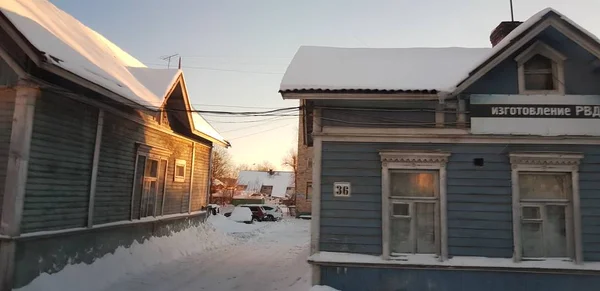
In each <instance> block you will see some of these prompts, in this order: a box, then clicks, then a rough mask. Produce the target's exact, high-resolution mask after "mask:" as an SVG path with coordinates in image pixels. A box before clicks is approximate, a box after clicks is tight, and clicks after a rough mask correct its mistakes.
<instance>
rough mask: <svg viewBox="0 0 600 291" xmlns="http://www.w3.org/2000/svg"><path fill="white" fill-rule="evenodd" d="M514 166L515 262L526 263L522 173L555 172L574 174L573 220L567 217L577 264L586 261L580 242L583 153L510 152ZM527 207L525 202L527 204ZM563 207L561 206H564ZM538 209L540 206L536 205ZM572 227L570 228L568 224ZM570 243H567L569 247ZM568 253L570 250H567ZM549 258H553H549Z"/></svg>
mask: <svg viewBox="0 0 600 291" xmlns="http://www.w3.org/2000/svg"><path fill="white" fill-rule="evenodd" d="M509 156H510V163H511V169H512V171H511V180H512V181H511V183H512V212H513V217H512V219H513V245H514V251H513V260H514V261H515V262H520V261H522V260H523V254H522V249H521V206H522V203H521V195H520V188H519V173H523V172H525V173H529V172H533V173H535V172H538V173H539V172H554V173H568V174H571V187H572V197H571V199H572V201H571V206H572V207H571V209H572V213H571V214H572V221H570V220H569V219H568V216H567V218H566V219H567V226H566V227H567V232H569V228H570V227H572V231H570V233H571V234H572V236H573V237H572V239H571V241H572V243H573V246H572V250H571V251H570V252H571V253H572V254H573V256H574V257H573V259H574V261H575V263H577V264H581V263H582V262H583V251H582V241H581V212H580V208H581V207H580V201H579V164H580V161H581V159H583V154H580V153H546V152H539V153H529V152H523V153H510V155H509ZM524 204H526V203H524ZM561 204H562V203H561ZM536 206H537V204H536ZM567 211H568V210H567ZM569 224H571V225H569ZM568 244H569V242H567V245H568ZM568 252H569V250H568ZM549 259H550V258H549Z"/></svg>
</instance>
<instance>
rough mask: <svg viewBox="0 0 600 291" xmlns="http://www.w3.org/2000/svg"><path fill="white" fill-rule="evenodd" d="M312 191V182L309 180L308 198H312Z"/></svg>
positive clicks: (307, 184)
mask: <svg viewBox="0 0 600 291" xmlns="http://www.w3.org/2000/svg"><path fill="white" fill-rule="evenodd" d="M312 192H313V188H312V182H307V183H306V200H311V199H312Z"/></svg>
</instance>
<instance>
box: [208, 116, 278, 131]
mask: <svg viewBox="0 0 600 291" xmlns="http://www.w3.org/2000/svg"><path fill="white" fill-rule="evenodd" d="M283 120H285V119H279V120H276V121H275V122H277V121H283ZM267 122H273V121H270V120H263V121H262V122H261V123H267ZM259 126H262V125H257V124H253V125H249V126H244V127H239V128H235V129H231V130H225V131H219V133H228V132H234V131H240V130H244V129H248V128H253V127H259Z"/></svg>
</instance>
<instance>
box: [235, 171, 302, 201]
mask: <svg viewBox="0 0 600 291" xmlns="http://www.w3.org/2000/svg"><path fill="white" fill-rule="evenodd" d="M236 190H238V191H241V192H245V193H246V194H255V193H261V194H264V195H266V196H271V197H278V198H285V197H286V196H291V195H293V194H294V191H295V189H294V172H287V171H271V172H263V171H241V172H240V173H239V176H238V180H237V187H236Z"/></svg>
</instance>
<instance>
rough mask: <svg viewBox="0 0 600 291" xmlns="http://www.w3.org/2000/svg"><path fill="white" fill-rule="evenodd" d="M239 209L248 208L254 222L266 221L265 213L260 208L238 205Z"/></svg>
mask: <svg viewBox="0 0 600 291" xmlns="http://www.w3.org/2000/svg"><path fill="white" fill-rule="evenodd" d="M240 206H241V207H247V208H250V211H252V219H253V220H256V221H263V220H265V219H266V216H267V212H266V211H265V210H264V209H263V208H262V207H260V206H251V205H240Z"/></svg>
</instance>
